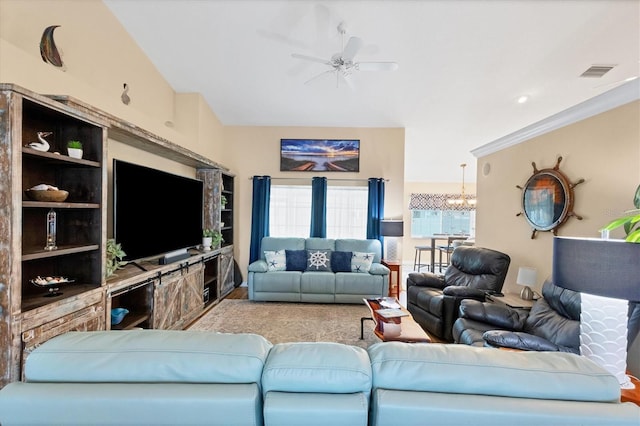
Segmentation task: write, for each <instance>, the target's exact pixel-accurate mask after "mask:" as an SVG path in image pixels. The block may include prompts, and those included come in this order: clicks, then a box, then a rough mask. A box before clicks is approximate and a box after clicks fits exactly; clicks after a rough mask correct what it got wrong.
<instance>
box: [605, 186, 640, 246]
mask: <svg viewBox="0 0 640 426" xmlns="http://www.w3.org/2000/svg"><path fill="white" fill-rule="evenodd" d="M633 205H634V206H635V209H634V210H629V211H627V212H625V216H623V217H620V218H618V219H614V220H612V221H611V222H609V223H608V224H607V225H606V226H605V227H604V228H602V229H601V231H611V230H614V229H617V228H620V227H623V229H624V232H625V234H626V235H627V237H626V238H625V241H628V242H630V243H640V185H638V188H637V189H636V192H635V194H634V196H633Z"/></svg>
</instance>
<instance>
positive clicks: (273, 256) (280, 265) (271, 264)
mask: <svg viewBox="0 0 640 426" xmlns="http://www.w3.org/2000/svg"><path fill="white" fill-rule="evenodd" d="M264 258H265V260H266V261H267V268H268V270H269V272H273V271H285V270H286V269H287V255H286V253H285V251H284V250H278V251H271V250H265V251H264Z"/></svg>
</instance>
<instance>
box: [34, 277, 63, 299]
mask: <svg viewBox="0 0 640 426" xmlns="http://www.w3.org/2000/svg"><path fill="white" fill-rule="evenodd" d="M73 281H74V280H70V279H69V278H66V277H41V276H37V277H36V278H34V279H32V280H30V282H31V284H33V285H35V286H36V287H42V288H46V289H47V290H48V291H49V292H48V293H47V294H45V297H55V296H60V295H61V294H62V292H61V291H60V286H61V285H63V284H67V283H72V282H73Z"/></svg>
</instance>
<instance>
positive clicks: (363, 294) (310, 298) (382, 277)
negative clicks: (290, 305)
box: [247, 237, 389, 303]
mask: <svg viewBox="0 0 640 426" xmlns="http://www.w3.org/2000/svg"><path fill="white" fill-rule="evenodd" d="M260 247H261V250H260V253H261V258H260V259H259V260H256V261H255V262H252V263H251V264H250V265H249V274H248V279H247V284H248V286H249V299H250V300H255V301H280V302H309V303H362V299H363V298H374V297H383V296H387V295H388V294H389V269H388V268H387V267H386V266H384V265H382V264H380V258H381V253H382V248H381V245H380V241H378V240H358V239H335V240H333V239H327V238H306V239H305V238H277V237H265V238H263V239H262V243H261V246H260ZM277 250H332V251H343V252H361V253H374V257H373V263H372V265H371V269H370V270H369V272H368V273H357V272H335V273H334V272H316V271H305V272H301V271H269V270H268V265H267V261H266V259H265V255H264V252H265V251H277Z"/></svg>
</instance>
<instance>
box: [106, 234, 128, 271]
mask: <svg viewBox="0 0 640 426" xmlns="http://www.w3.org/2000/svg"><path fill="white" fill-rule="evenodd" d="M126 255H127V254H126V253H125V252H124V250H122V246H121V245H120V244H119V243H116V240H114V239H108V240H107V265H106V268H105V270H106V275H107V278H109V277H110V276H112V275H115V272H116V270H118V269H120V268H122V267H123V266H124V265H126V264H127V262H125V261H123V260H122V258H123V257H125V256H126Z"/></svg>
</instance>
